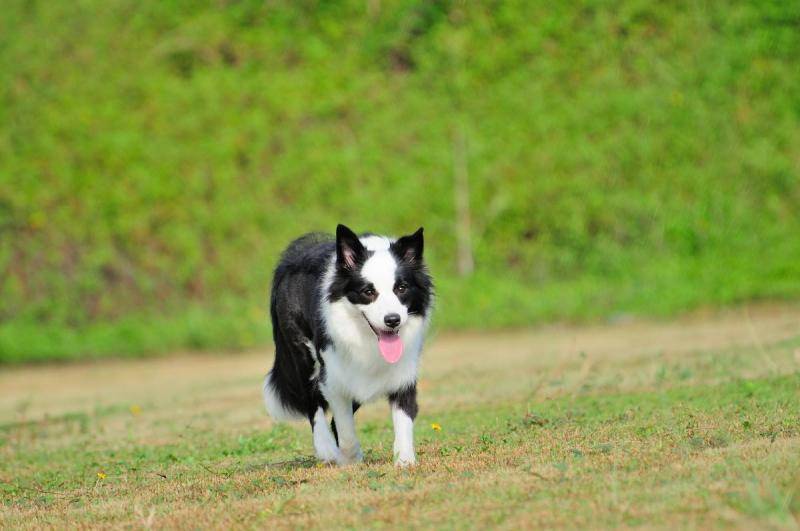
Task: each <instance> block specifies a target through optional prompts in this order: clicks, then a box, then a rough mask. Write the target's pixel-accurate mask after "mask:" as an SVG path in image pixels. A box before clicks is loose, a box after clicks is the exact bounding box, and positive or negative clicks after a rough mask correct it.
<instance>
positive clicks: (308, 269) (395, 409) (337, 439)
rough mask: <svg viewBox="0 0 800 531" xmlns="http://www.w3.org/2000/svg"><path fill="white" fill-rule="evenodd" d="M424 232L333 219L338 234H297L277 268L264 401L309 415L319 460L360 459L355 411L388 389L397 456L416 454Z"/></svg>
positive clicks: (282, 415) (278, 413)
mask: <svg viewBox="0 0 800 531" xmlns="http://www.w3.org/2000/svg"><path fill="white" fill-rule="evenodd" d="M422 232H423V229H422V228H420V229H419V230H417V231H416V232H415V233H413V234H411V235H407V236H403V237H401V238H397V239H393V238H389V237H386V236H378V235H375V234H371V233H366V234H363V235H361V236H360V237H359V236H357V235H356V234H355V233H354V232H353V231H352V230H350V229H349V228H347V227H346V226H344V225H338V226H337V227H336V237H335V239H334V238H332V237H330V236H329V235H326V234H320V233H311V234H306V235H305V236H302V237H300V238H298V239H297V240H295V241H293V242H292V243H291V244H290V245H289V246H288V247H287V249H286V250H285V251H284V252H283V254H282V256H281V259H280V262H279V263H278V266H277V267H276V269H275V274H274V277H273V281H272V294H271V297H270V314H271V318H272V333H273V338H274V341H275V363H274V366H273V368H272V370H271V371H270V372H269V373H268V374H267V376H266V378H265V379H264V386H263V392H264V403H265V405H266V407H267V411H268V412H269V414H270V415H271V416H272V417H273V418H274V419H276V420H279V421H280V420H291V419H302V418H307V419H308V421H309V422H310V423H311V432H312V439H313V442H314V451H315V453H316V456H317V458H318V459H319V460H320V461H322V462H325V463H332V464H337V465H349V464H352V463H357V462H360V461H362V460H363V459H364V456H363V453H362V450H361V445H360V443H359V441H358V438H357V436H356V428H355V422H354V414H355V412H356V410H358V408H359V407H360V406H361V405H362V404H365V403H367V402H370V401H373V400H376V399H378V398H381V397H386V398H387V399H388V401H389V405H390V408H391V412H392V422H393V424H394V447H393V449H394V462H395V464H396V465H397V466H400V467H405V466H410V465H415V464H416V455H415V452H414V419H415V418H416V416H417V411H418V406H417V371H418V368H419V363H420V355H421V352H422V346H423V340H424V338H425V333H426V331H427V328H428V324H429V321H430V315H431V310H432V305H433V283H432V280H431V276H430V274H429V272H428V268H427V267H426V265H425V262H424V261H423V247H424V242H423V235H422ZM328 408H330V410H331V412H332V416H333V419H332V420H331V425H330V428H328V423H327V419H326V412H327V410H328Z"/></svg>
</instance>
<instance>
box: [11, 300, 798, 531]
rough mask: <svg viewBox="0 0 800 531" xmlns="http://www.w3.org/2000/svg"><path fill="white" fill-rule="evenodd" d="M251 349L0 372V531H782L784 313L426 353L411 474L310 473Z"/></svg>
mask: <svg viewBox="0 0 800 531" xmlns="http://www.w3.org/2000/svg"><path fill="white" fill-rule="evenodd" d="M270 357H271V353H270V352H269V351H268V350H266V349H265V350H263V351H258V352H251V353H243V354H241V353H240V354H229V355H193V354H183V355H176V356H172V357H166V358H158V359H145V360H128V361H102V362H96V363H93V364H72V365H52V366H30V367H22V368H6V369H3V371H2V373H0V496H1V497H2V498H1V499H2V504H1V505H0V507H1V508H2V513H1V514H0V528H4V529H8V528H26V527H88V526H98V527H100V526H102V527H131V526H133V527H141V526H144V527H151V526H152V527H157V528H198V527H199V528H205V527H216V528H228V527H236V528H261V527H270V528H271V527H281V528H283V527H314V528H322V527H325V528H329V527H335V528H341V527H347V528H354V527H363V526H367V525H368V526H372V527H381V526H384V527H385V526H392V525H402V526H406V527H435V528H440V527H455V528H466V527H472V526H479V527H486V526H497V527H503V528H510V529H516V528H533V527H553V526H569V527H614V526H625V527H628V526H636V525H644V526H647V527H675V526H677V527H681V528H683V527H693V528H707V527H731V526H733V527H738V528H752V527H759V528H785V529H796V528H797V527H798V525H799V524H800V474H798V470H800V308H799V307H797V306H781V307H774V306H773V307H768V308H766V307H761V308H752V307H751V308H749V309H748V308H744V309H739V310H732V311H730V312H728V313H725V314H722V315H719V314H718V315H713V316H698V315H694V316H692V317H686V318H683V319H681V320H677V321H671V322H660V323H656V322H638V321H626V320H624V319H621V320H619V322H616V323H614V324H609V325H605V326H599V325H598V326H592V327H568V326H553V327H548V328H540V329H537V330H530V331H515V332H508V333H491V334H479V333H466V334H458V335H450V334H440V335H437V336H436V337H433V338H432V340H431V342H430V346H429V348H428V349H427V350H426V353H425V359H424V366H423V369H422V375H421V380H420V406H421V412H420V416H419V418H418V423H417V428H416V434H417V449H418V460H419V465H418V466H417V467H416V468H413V469H411V470H396V469H395V468H394V467H393V466H392V465H391V448H392V431H391V425H390V421H389V413H388V408H387V406H386V404H383V403H379V404H373V405H370V406H367V407H366V408H364V409H363V410H361V411H359V413H358V415H357V421H358V425H359V434H360V436H361V439H362V445H363V446H364V449H365V451H366V462H365V463H364V464H363V465H360V466H353V467H347V468H335V467H329V466H321V465H318V464H317V463H316V462H315V460H314V459H313V458H312V457H311V455H312V448H311V440H310V434H309V430H308V427H307V425H305V424H296V425H295V424H290V425H276V424H274V423H272V422H271V421H270V420H269V419H268V418H267V417H266V414H265V413H264V411H263V407H262V404H261V398H260V383H261V379H262V376H263V374H264V373H265V372H266V370H267V369H268V367H269V365H270Z"/></svg>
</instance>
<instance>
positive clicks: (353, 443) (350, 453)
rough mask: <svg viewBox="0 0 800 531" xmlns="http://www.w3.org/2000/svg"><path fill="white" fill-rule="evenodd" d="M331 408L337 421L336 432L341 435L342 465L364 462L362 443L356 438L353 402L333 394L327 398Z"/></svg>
mask: <svg viewBox="0 0 800 531" xmlns="http://www.w3.org/2000/svg"><path fill="white" fill-rule="evenodd" d="M326 399H327V400H328V405H330V407H331V412H332V413H333V419H334V420H335V421H336V432H337V433H338V434H339V450H340V451H341V452H342V461H341V462H340V464H345V465H347V464H351V463H358V462H361V461H363V460H364V454H363V453H362V452H361V443H359V442H358V437H357V436H356V423H355V419H354V418H353V401H352V400H351V399H349V398H346V397H343V396H341V395H336V394H331V395H330V397H329V398H328V397H326Z"/></svg>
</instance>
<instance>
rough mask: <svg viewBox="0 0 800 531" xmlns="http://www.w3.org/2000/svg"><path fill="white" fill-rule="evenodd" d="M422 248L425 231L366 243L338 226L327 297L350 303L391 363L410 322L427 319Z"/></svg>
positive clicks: (427, 283)
mask: <svg viewBox="0 0 800 531" xmlns="http://www.w3.org/2000/svg"><path fill="white" fill-rule="evenodd" d="M423 247H424V246H423V237H422V228H420V229H419V230H417V232H415V233H414V234H411V235H408V236H403V237H402V238H399V239H397V240H396V241H390V240H388V239H385V238H381V237H377V236H366V237H364V239H363V241H362V240H361V239H359V238H358V236H356V235H355V233H353V231H351V230H350V229H348V228H347V227H345V226H344V225H339V226H338V227H337V228H336V272H335V275H334V280H333V283H332V284H331V287H330V293H329V299H330V300H331V301H335V300H339V299H346V300H347V301H348V302H349V303H350V304H351V305H352V306H353V307H354V309H355V310H357V311H358V312H359V313H360V314H361V315H362V316H363V318H364V319H365V321H366V322H367V324H368V325H369V326H370V328H372V331H373V332H374V333H375V335H376V338H377V339H378V341H379V348H380V351H381V353H382V354H383V355H384V358H386V359H387V361H389V362H390V363H394V361H392V359H393V358H395V357H396V359H399V357H400V356H401V355H402V341H400V340H399V337H397V336H398V334H399V332H400V331H401V330H402V327H403V325H405V324H406V322H407V321H408V320H409V318H414V317H418V318H423V317H424V316H425V312H426V311H427V309H428V305H429V303H430V296H431V280H430V277H429V276H428V274H427V271H426V268H425V265H424V263H423V261H422V252H423ZM354 313H355V312H354ZM393 336H394V337H393ZM398 342H399V345H398ZM393 349H394V350H393ZM397 349H399V351H398V350H397ZM387 352H388V353H389V354H388V355H387ZM396 359H395V361H396Z"/></svg>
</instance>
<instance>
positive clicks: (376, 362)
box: [320, 303, 426, 404]
mask: <svg viewBox="0 0 800 531" xmlns="http://www.w3.org/2000/svg"><path fill="white" fill-rule="evenodd" d="M331 306H332V307H333V308H330V310H331V311H330V314H329V317H333V316H334V315H336V317H337V318H333V319H329V320H328V323H329V324H334V325H338V326H333V327H331V329H330V331H329V333H330V335H331V339H332V341H333V345H331V347H329V348H327V349H325V350H323V351H322V352H321V355H322V359H323V361H324V362H325V381H324V382H322V385H321V386H320V387H321V389H322V392H323V394H325V395H326V397H328V396H330V395H331V394H333V393H335V394H337V395H339V396H343V397H348V398H351V399H353V400H357V401H358V402H360V403H362V404H363V403H366V402H370V401H371V400H374V399H376V398H380V397H382V396H385V395H386V394H387V393H391V392H394V391H398V390H400V389H402V388H403V387H405V386H407V385H409V384H412V383H414V382H415V381H416V378H417V369H418V366H419V358H420V353H421V350H422V340H423V336H424V332H425V328H426V323H425V321H424V320H423V319H422V318H420V317H416V316H411V317H410V318H409V320H408V322H407V323H406V325H405V326H403V329H402V330H401V331H400V336H401V338H402V339H403V343H404V349H403V356H402V357H401V358H400V360H399V361H398V362H397V363H388V362H387V361H386V360H384V359H383V357H381V355H380V352H379V350H378V341H377V338H376V337H375V334H374V332H372V330H371V329H370V328H369V325H367V323H366V322H365V321H364V320H363V319H362V318H361V316H357V317H356V316H350V315H341V314H340V312H343V311H346V308H345V307H344V305H342V307H340V308H336V306H337V303H334V304H332V305H331ZM337 310H338V311H337ZM337 314H339V315H337ZM354 317H355V318H354ZM345 323H346V324H345Z"/></svg>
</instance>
